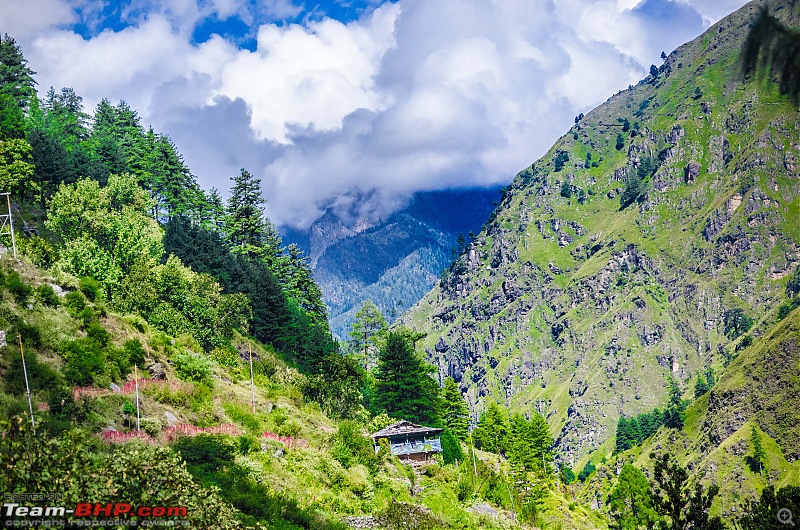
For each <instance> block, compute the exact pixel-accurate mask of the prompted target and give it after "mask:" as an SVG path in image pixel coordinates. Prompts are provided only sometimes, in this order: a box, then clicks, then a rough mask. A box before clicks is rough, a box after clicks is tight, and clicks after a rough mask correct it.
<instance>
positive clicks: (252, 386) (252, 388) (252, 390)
mask: <svg viewBox="0 0 800 530" xmlns="http://www.w3.org/2000/svg"><path fill="white" fill-rule="evenodd" d="M247 347H248V348H249V350H250V403H251V408H252V411H253V414H255V413H256V383H255V379H253V345H252V344H250V343H249V342H248V343H247Z"/></svg>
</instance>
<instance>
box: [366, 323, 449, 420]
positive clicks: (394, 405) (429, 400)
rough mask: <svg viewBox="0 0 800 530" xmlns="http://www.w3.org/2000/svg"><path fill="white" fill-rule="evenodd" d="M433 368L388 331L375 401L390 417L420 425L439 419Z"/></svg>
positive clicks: (381, 358) (382, 353)
mask: <svg viewBox="0 0 800 530" xmlns="http://www.w3.org/2000/svg"><path fill="white" fill-rule="evenodd" d="M433 372H435V368H434V367H433V366H431V365H429V364H427V363H426V362H424V361H423V360H422V359H420V358H419V357H418V356H417V355H416V354H415V353H414V350H413V349H412V347H411V345H410V344H408V342H407V341H406V340H404V339H403V337H402V336H401V335H400V334H398V333H389V335H388V337H387V339H386V346H385V347H384V348H383V349H382V350H381V354H380V358H379V359H378V369H377V372H376V374H375V379H376V385H375V402H376V404H377V405H378V407H380V408H381V409H383V410H385V411H386V413H387V414H388V415H389V416H391V417H393V418H402V419H404V420H408V421H411V422H413V423H419V424H422V425H436V424H438V423H439V421H440V419H439V418H440V416H439V415H440V395H439V385H437V384H436V381H434V379H433V378H432V377H431V374H433Z"/></svg>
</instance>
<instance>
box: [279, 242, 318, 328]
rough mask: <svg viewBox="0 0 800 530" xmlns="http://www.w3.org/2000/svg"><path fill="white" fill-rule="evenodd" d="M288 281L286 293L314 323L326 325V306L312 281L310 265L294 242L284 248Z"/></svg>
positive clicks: (315, 283)
mask: <svg viewBox="0 0 800 530" xmlns="http://www.w3.org/2000/svg"><path fill="white" fill-rule="evenodd" d="M285 257H286V266H287V276H288V282H287V283H286V284H285V285H286V291H287V294H288V295H289V296H291V297H293V298H294V299H295V300H297V302H298V304H300V307H302V308H303V310H304V311H305V312H306V313H307V314H308V316H309V317H310V318H311V320H312V322H313V323H314V324H315V325H324V326H325V327H326V328H327V326H328V308H327V306H326V305H325V302H323V301H322V291H321V290H320V288H319V286H318V285H317V282H315V281H314V277H313V272H312V271H311V265H310V264H309V262H308V258H307V257H306V256H304V255H303V251H302V250H300V247H298V246H297V245H295V244H294V243H292V244H290V245H289V246H288V247H287V248H286V256H285Z"/></svg>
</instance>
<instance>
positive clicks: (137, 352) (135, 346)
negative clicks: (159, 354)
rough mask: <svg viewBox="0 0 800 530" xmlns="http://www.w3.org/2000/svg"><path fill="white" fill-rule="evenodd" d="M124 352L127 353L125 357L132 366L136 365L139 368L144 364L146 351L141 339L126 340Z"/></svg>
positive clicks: (123, 347)
mask: <svg viewBox="0 0 800 530" xmlns="http://www.w3.org/2000/svg"><path fill="white" fill-rule="evenodd" d="M122 350H123V351H124V352H125V355H126V356H127V358H128V361H129V362H130V363H131V364H135V365H137V366H140V365H143V364H144V356H145V351H144V347H142V343H141V342H139V339H130V340H126V341H125V344H123V345H122Z"/></svg>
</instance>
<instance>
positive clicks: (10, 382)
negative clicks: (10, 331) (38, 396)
mask: <svg viewBox="0 0 800 530" xmlns="http://www.w3.org/2000/svg"><path fill="white" fill-rule="evenodd" d="M3 349H4V350H5V351H4V352H3V356H4V357H5V364H6V366H8V372H6V374H5V376H4V379H5V391H6V392H7V393H9V394H12V395H15V396H17V395H23V394H25V373H24V370H23V368H22V356H21V355H20V352H19V348H3ZM25 370H27V372H28V384H29V386H30V388H31V391H33V392H35V391H37V390H49V389H51V388H56V387H58V386H63V384H64V381H63V379H62V378H61V376H60V374H59V373H58V372H56V371H55V370H53V369H52V368H50V366H48V365H47V364H44V363H42V362H40V361H39V356H38V355H37V354H36V351H35V350H31V349H26V351H25ZM26 410H27V408H26Z"/></svg>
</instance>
